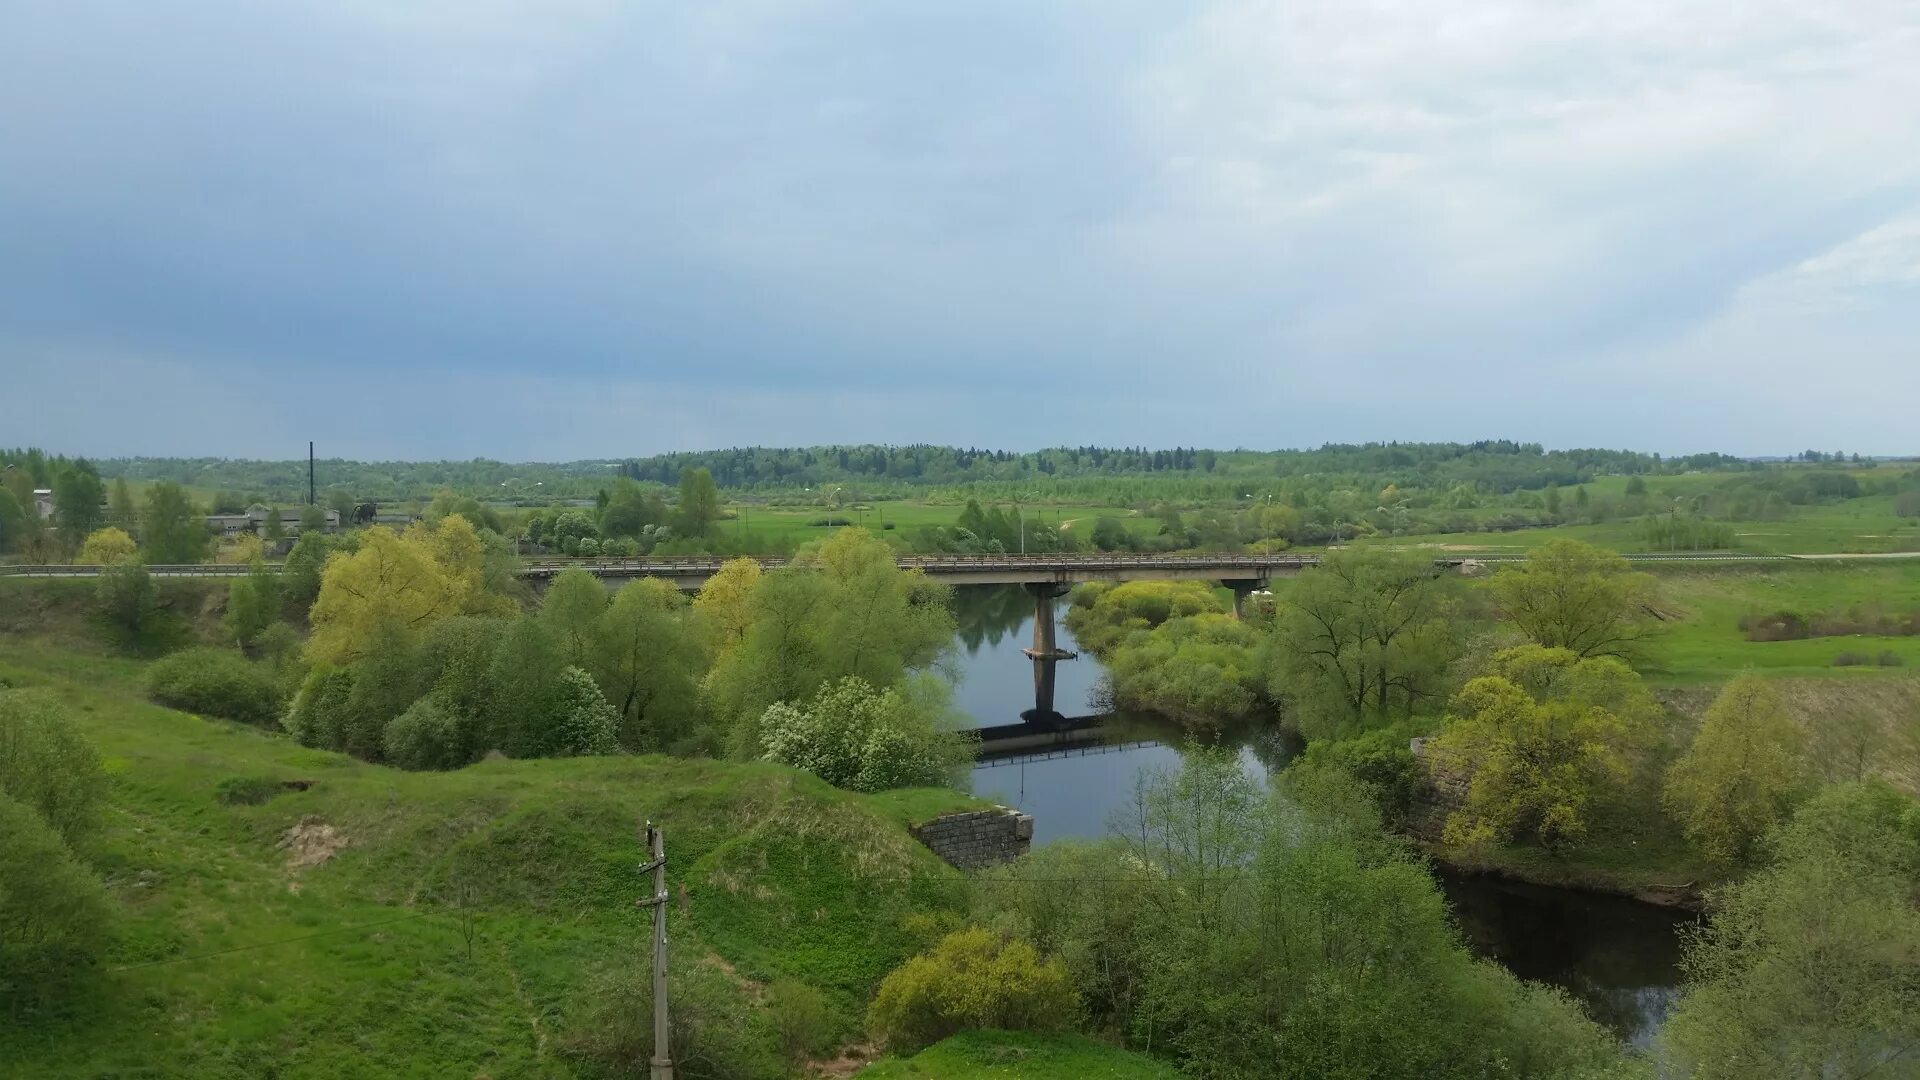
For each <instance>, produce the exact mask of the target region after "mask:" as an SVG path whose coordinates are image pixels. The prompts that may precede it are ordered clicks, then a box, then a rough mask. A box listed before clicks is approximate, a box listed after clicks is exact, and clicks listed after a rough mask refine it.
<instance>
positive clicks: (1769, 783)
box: [1663, 674, 1807, 864]
mask: <svg viewBox="0 0 1920 1080" xmlns="http://www.w3.org/2000/svg"><path fill="white" fill-rule="evenodd" d="M1805 751H1806V735H1805V733H1804V732H1803V731H1801V729H1800V725H1798V724H1796V723H1795V722H1794V720H1793V717H1792V716H1791V715H1789V714H1788V712H1787V707H1786V703H1785V702H1783V701H1782V700H1781V699H1780V695H1779V694H1777V693H1775V692H1774V690H1773V688H1772V687H1771V686H1769V685H1768V684H1767V682H1766V680H1764V679H1762V678H1761V677H1760V676H1758V675H1753V674H1747V675H1742V676H1740V677H1739V678H1737V679H1735V680H1733V681H1732V682H1730V683H1728V684H1727V686H1726V689H1724V690H1722V691H1721V692H1720V696H1719V697H1718V698H1716V699H1715V700H1714V703H1713V705H1712V706H1711V707H1710V708H1708V709H1707V713H1706V716H1704V717H1702V718H1701V721H1700V731H1699V733H1698V734H1696V735H1695V736H1694V737H1693V745H1692V746H1689V747H1688V748H1687V752H1686V753H1685V754H1683V755H1681V757H1680V760H1678V761H1676V762H1674V763H1673V768H1672V769H1670V770H1669V771H1668V773H1667V787H1666V791H1665V792H1664V794H1663V801H1664V802H1665V803H1666V806H1667V808H1668V810H1670V811H1671V812H1672V813H1673V814H1674V816H1675V817H1677V818H1679V819H1680V823H1681V826H1682V827H1683V828H1684V829H1685V830H1686V834H1687V838H1688V839H1689V840H1692V841H1693V842H1694V844H1696V845H1697V846H1698V847H1699V848H1700V850H1701V851H1703V852H1705V853H1706V854H1707V856H1708V857H1709V858H1711V859H1713V860H1714V861H1716V862H1719V863H1723V864H1731V863H1736V862H1740V861H1742V860H1744V859H1746V858H1747V857H1748V856H1749V855H1750V854H1751V853H1752V850H1753V846H1754V843H1755V842H1756V841H1758V840H1759V838H1760V836H1761V835H1762V834H1763V833H1765V832H1766V831H1767V830H1768V829H1770V828H1772V827H1773V826H1774V825H1776V824H1778V823H1779V822H1780V821H1782V820H1784V819H1785V818H1786V816H1787V813H1788V811H1790V810H1791V809H1792V807H1793V804H1794V802H1795V800H1797V799H1798V798H1799V797H1800V796H1801V795H1803V794H1804V793H1805V788H1806V782H1807V767H1806V759H1805Z"/></svg>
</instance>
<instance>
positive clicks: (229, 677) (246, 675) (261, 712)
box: [147, 648, 280, 726]
mask: <svg viewBox="0 0 1920 1080" xmlns="http://www.w3.org/2000/svg"><path fill="white" fill-rule="evenodd" d="M147 696H148V697H151V698H152V699H153V700H155V701H157V702H159V703H160V704H162V705H167V706H170V707H172V708H175V709H185V710H187V711H188V712H196V713H205V714H207V715H209V716H222V717H225V718H227V719H229V720H241V721H244V722H246V723H250V724H261V725H267V726H271V725H273V724H274V723H275V721H276V718H277V717H278V715H279V712H280V691H279V689H278V688H277V687H276V686H275V685H274V679H273V675H272V673H271V672H269V671H267V670H266V669H264V668H262V667H260V666H258V665H256V664H253V663H250V662H248V660H247V659H246V657H243V656H241V655H240V654H239V653H236V652H231V651H229V650H226V649H208V648H200V649H187V650H185V651H182V652H177V653H174V654H173V655H172V656H168V657H165V658H164V659H162V660H160V661H159V662H157V663H155V664H154V665H153V667H152V668H150V669H148V671H147Z"/></svg>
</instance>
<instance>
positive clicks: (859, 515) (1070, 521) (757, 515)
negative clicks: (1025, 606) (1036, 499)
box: [714, 501, 1159, 546]
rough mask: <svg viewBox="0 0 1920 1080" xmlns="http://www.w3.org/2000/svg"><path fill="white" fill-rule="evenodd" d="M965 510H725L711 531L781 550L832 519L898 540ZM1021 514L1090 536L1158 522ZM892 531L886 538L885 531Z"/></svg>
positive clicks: (1047, 510) (912, 506) (1102, 509)
mask: <svg viewBox="0 0 1920 1080" xmlns="http://www.w3.org/2000/svg"><path fill="white" fill-rule="evenodd" d="M965 506H966V504H965V503H964V502H959V503H927V502H904V501H903V502H894V501H879V502H871V503H861V504H859V507H861V508H860V509H856V508H854V507H853V506H848V507H845V508H843V509H840V510H837V511H832V512H831V515H829V511H828V510H827V508H826V507H825V506H824V505H822V506H818V507H811V508H801V509H796V508H792V507H780V508H762V507H759V506H751V505H741V504H735V505H732V506H730V507H729V508H728V509H729V510H730V511H731V512H732V513H733V514H734V515H735V517H734V518H733V519H732V520H730V521H723V522H721V523H719V524H718V525H716V526H714V528H715V530H716V532H718V533H721V534H725V535H732V536H750V537H756V538H759V539H761V540H763V541H765V542H767V543H770V544H775V545H779V546H786V545H795V544H802V543H805V542H807V541H808V540H813V539H818V538H819V537H822V536H824V535H826V533H827V529H826V527H825V526H824V525H816V524H814V522H817V521H820V520H821V519H823V518H826V517H828V516H832V517H833V519H834V520H835V521H836V522H837V521H841V520H846V521H848V522H851V523H852V524H854V525H858V526H864V527H866V528H868V529H872V530H873V531H874V532H876V533H882V534H886V535H899V534H902V533H910V532H912V531H914V530H917V529H920V528H923V527H925V526H930V525H952V524H953V523H954V522H955V521H956V520H958V518H959V517H960V511H961V510H962V509H964V508H965ZM1001 509H1003V510H1006V511H1007V512H1008V513H1012V509H1013V508H1012V505H1011V504H1004V505H1002V506H1001ZM1022 513H1023V514H1024V515H1025V516H1026V517H1027V519H1028V520H1030V521H1040V522H1044V523H1045V524H1047V525H1048V526H1050V527H1054V528H1058V527H1060V526H1062V525H1065V526H1067V527H1068V528H1070V529H1073V530H1078V531H1081V532H1085V533H1091V532H1092V530H1093V523H1094V520H1095V519H1097V518H1100V517H1115V518H1119V519H1120V520H1121V521H1122V522H1123V523H1124V524H1126V526H1127V527H1128V528H1129V529H1130V530H1132V531H1134V532H1136V533H1139V534H1141V535H1143V536H1144V535H1150V534H1152V533H1153V532H1154V531H1155V530H1156V529H1158V528H1159V522H1157V521H1154V520H1152V519H1151V518H1146V517H1141V516H1139V515H1136V514H1134V513H1133V512H1132V511H1131V510H1126V509H1123V508H1116V507H1111V506H1091V505H1062V506H1054V505H1049V504H1042V505H1029V506H1026V507H1024V508H1023V510H1022ZM885 525H892V526H894V528H893V529H892V530H891V532H890V533H889V532H888V530H886V529H884V528H883V526H885Z"/></svg>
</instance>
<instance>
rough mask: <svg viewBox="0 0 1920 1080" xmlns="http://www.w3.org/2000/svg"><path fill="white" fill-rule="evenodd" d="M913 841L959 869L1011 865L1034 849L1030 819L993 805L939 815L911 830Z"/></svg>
mask: <svg viewBox="0 0 1920 1080" xmlns="http://www.w3.org/2000/svg"><path fill="white" fill-rule="evenodd" d="M912 832H913V835H914V839H916V840H919V841H920V842H921V843H922V844H925V845H927V848H928V850H930V851H932V852H933V853H934V854H935V855H938V856H940V857H941V858H942V859H945V860H946V861H947V862H948V863H950V864H952V865H953V866H954V867H956V868H958V869H961V870H979V869H981V868H983V867H988V866H998V865H1000V864H1001V863H1005V862H1012V861H1013V860H1015V859H1017V858H1019V857H1020V856H1022V855H1025V854H1026V853H1027V849H1028V848H1030V847H1032V846H1033V817H1032V815H1029V814H1023V813H1021V812H1020V811H1018V810H1011V809H1008V808H1007V807H1004V806H996V807H994V808H993V809H991V810H969V811H965V812H962V813H957V814H942V815H941V816H939V817H937V818H934V819H933V820H932V821H929V822H927V823H926V824H924V825H915V826H914V827H913V829H912Z"/></svg>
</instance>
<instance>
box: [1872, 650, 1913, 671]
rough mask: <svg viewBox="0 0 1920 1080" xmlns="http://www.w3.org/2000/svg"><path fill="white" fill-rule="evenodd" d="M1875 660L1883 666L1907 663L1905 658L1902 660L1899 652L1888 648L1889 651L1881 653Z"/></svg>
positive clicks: (1897, 665)
mask: <svg viewBox="0 0 1920 1080" xmlns="http://www.w3.org/2000/svg"><path fill="white" fill-rule="evenodd" d="M1874 662H1875V663H1878V664H1879V665H1880V666H1881V667H1899V666H1900V665H1902V664H1904V663H1906V661H1905V660H1902V659H1901V658H1900V654H1899V653H1897V652H1894V651H1893V650H1892V649H1888V650H1887V651H1885V652H1883V653H1881V654H1880V655H1879V656H1877V657H1875V658H1874Z"/></svg>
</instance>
